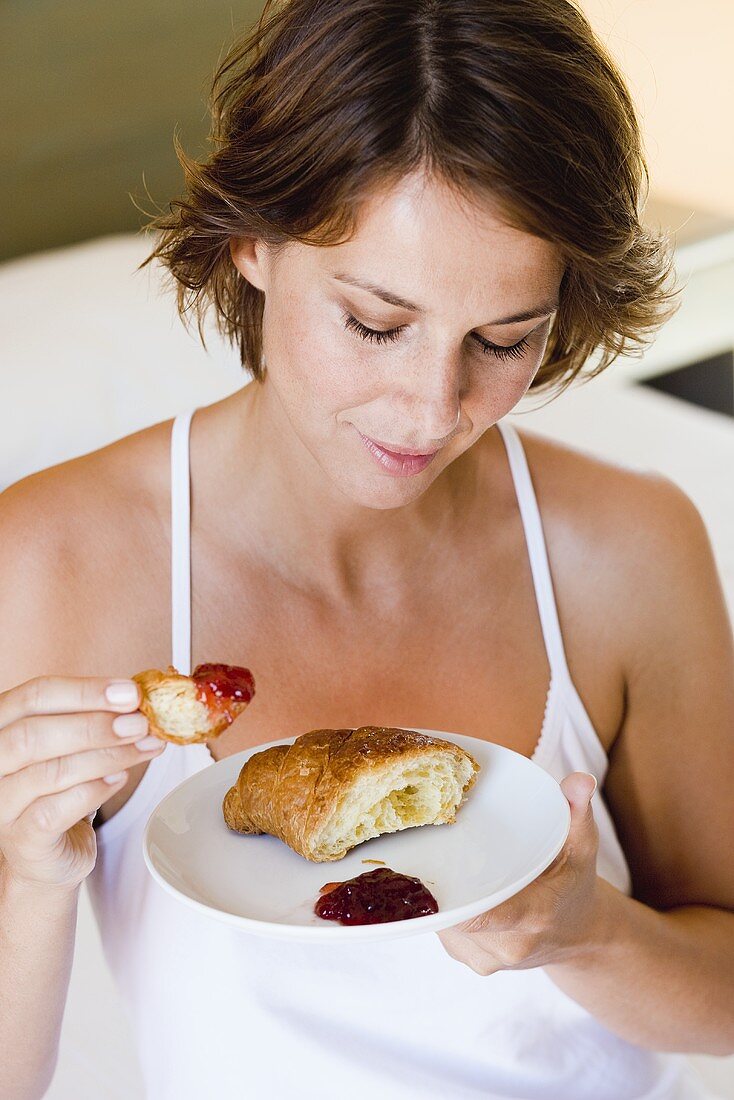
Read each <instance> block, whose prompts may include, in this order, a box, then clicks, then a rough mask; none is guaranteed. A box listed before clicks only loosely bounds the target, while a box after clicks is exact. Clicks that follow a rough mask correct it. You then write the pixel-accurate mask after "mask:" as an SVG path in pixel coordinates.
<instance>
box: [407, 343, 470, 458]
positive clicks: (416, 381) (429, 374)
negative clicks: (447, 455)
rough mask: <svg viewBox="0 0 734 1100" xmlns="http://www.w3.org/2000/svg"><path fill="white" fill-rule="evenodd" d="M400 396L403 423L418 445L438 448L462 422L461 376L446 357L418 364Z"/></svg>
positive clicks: (456, 367) (455, 365)
mask: <svg viewBox="0 0 734 1100" xmlns="http://www.w3.org/2000/svg"><path fill="white" fill-rule="evenodd" d="M403 393H404V400H405V413H406V419H407V421H408V422H409V423H410V424H411V425H412V428H413V433H414V434H415V436H416V437H417V438H416V440H415V442H416V443H417V444H420V445H421V446H423V445H426V444H430V443H436V444H439V445H440V444H441V443H442V442H444V441H445V440H446V438H447V437H448V436H450V435H451V434H452V432H454V431H455V429H456V426H457V425H458V423H459V421H460V419H461V397H462V390H461V374H460V368H459V367H458V366H457V364H456V363H455V362H454V361H453V360H451V359H449V357H448V356H447V357H446V358H445V359H444V360H443V361H439V362H437V361H436V360H435V359H434V360H433V363H429V362H426V361H424V362H422V363H419V364H418V365H417V368H416V369H415V371H414V372H412V377H411V380H410V384H408V385H406V386H405V387H404V390H403Z"/></svg>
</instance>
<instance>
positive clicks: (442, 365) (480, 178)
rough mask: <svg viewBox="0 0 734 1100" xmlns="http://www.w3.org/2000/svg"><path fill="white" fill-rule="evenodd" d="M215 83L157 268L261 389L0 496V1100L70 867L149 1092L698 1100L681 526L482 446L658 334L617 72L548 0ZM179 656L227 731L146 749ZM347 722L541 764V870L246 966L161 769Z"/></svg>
mask: <svg viewBox="0 0 734 1100" xmlns="http://www.w3.org/2000/svg"><path fill="white" fill-rule="evenodd" d="M214 89H215V94H214V98H213V112H214V122H215V126H214V134H213V137H214V150H213V152H212V154H211V156H210V157H209V158H208V159H207V160H206V161H204V162H202V163H195V162H192V161H188V160H186V159H185V158H184V157H183V154H181V156H182V159H183V161H184V164H185V168H186V173H187V193H186V195H185V197H184V198H183V199H182V200H180V201H178V202H176V203H173V204H172V205H171V212H170V214H169V215H165V216H162V217H161V218H159V219H158V221H157V222H156V227H157V229H158V230H159V232H160V238H159V240H158V243H157V245H156V249H155V252H154V255H155V256H156V257H157V258H158V259H160V260H162V261H163V262H164V263H165V264H166V265H167V266H168V268H169V269H170V271H171V273H172V275H173V276H174V278H175V279H176V281H177V285H178V290H179V302H180V306H181V310H182V313H184V314H185V313H186V310H187V309H188V308H190V307H195V309H196V311H197V312H198V315H199V318H201V316H202V315H203V313H204V311H205V310H206V308H207V306H209V305H211V306H213V308H214V311H215V315H216V317H217V319H218V322H219V324H220V325H221V327H222V328H223V330H224V331H225V332H226V333H227V334H228V335H229V336H230V337H231V338H232V339H233V340H234V341H235V342H236V343H237V344H238V345H239V348H240V350H241V356H242V362H243V365H245V366H246V367H247V368H248V369H249V370H250V371H251V373H252V374H253V375H254V381H252V383H251V384H249V385H247V386H245V387H244V388H243V389H241V390H240V391H238V392H237V393H235V394H234V395H232V396H231V397H228V398H227V399H226V400H223V401H219V402H217V403H215V404H213V405H210V406H208V407H206V408H201V409H199V410H197V411H196V413H195V415H194V416H193V419H191V417H190V416H182V417H179V418H177V420H176V421H175V423H174V425H173V426H172V425H171V423H170V422H168V423H164V424H158V425H155V426H154V427H152V428H150V429H148V430H146V431H143V432H139V433H137V434H135V435H133V436H131V437H129V438H127V439H124V440H122V441H120V442H118V443H116V444H114V445H112V446H109V447H106V448H104V449H102V450H101V451H98V452H96V453H94V454H92V455H89V456H86V457H84V458H81V459H78V460H75V461H73V462H69V463H65V464H63V465H62V466H60V467H56V468H54V469H51V470H49V471H46V472H44V473H42V474H40V475H36V476H34V477H31V478H28V479H26V480H24V481H23V482H21V483H19V484H18V485H16V486H14V487H13V488H11V489H10V490H8V491H7V492H6V493H5V494H4V496H3V500H2V511H1V513H0V514H1V522H2V532H1V533H0V543H1V545H2V546H3V568H2V576H1V578H0V599H1V601H2V606H3V608H4V630H3V631H2V642H0V645H2V663H1V665H0V667H2V671H3V683H2V685H0V686H2V688H3V689H4V694H3V695H2V697H0V775H1V776H2V778H1V779H0V806H2V811H1V812H0V813H1V823H0V848H1V850H2V855H3V861H2V864H0V871H1V872H2V916H3V920H2V925H3V928H4V929H6V932H5V933H4V934H5V936H6V937H7V942H8V945H9V947H10V948H11V950H9V951H7V950H6V951H4V952H2V953H0V978H1V980H2V990H3V997H4V1004H5V1005H6V1006H7V1005H9V1006H10V1008H11V1011H6V1012H4V1013H3V1014H2V1017H3V1023H2V1025H1V1026H2V1029H3V1034H2V1040H3V1043H2V1047H3V1050H4V1051H5V1052H7V1051H10V1052H11V1056H10V1058H9V1059H8V1058H7V1057H6V1058H5V1061H4V1065H3V1067H2V1069H0V1075H2V1078H1V1083H2V1086H3V1087H2V1088H0V1091H1V1092H2V1093H3V1095H6V1094H9V1095H13V1096H23V1097H25V1096H31V1095H32V1096H37V1095H40V1094H41V1092H42V1090H43V1088H44V1086H45V1084H46V1083H47V1081H48V1080H49V1078H50V1076H51V1074H52V1072H53V1066H54V1061H55V1056H56V1049H57V1042H58V1031H59V1024H60V1018H61V1015H62V1012H63V1005H64V1000H65V996H66V988H67V982H68V974H69V966H70V961H71V953H72V944H73V931H74V920H75V914H76V905H77V899H78V894H79V887H80V885H81V883H82V881H84V879H85V878H87V879H88V881H89V885H90V889H91V893H92V898H93V902H94V905H95V908H96V912H97V916H98V919H99V923H100V930H101V933H102V937H103V942H104V946H105V951H106V954H107V958H108V960H109V963H110V966H111V967H112V969H113V971H114V973H115V975H116V977H117V979H118V982H119V984H120V988H121V990H122V992H123V995H124V996H125V998H126V1000H127V1003H128V1006H129V1009H130V1012H131V1017H132V1020H133V1024H134V1029H135V1035H136V1039H137V1044H138V1049H139V1053H140V1058H141V1063H142V1067H143V1071H144V1075H145V1078H146V1082H147V1086H148V1090H149V1095H150V1096H151V1097H155V1098H156V1100H164V1098H167V1097H176V1098H177V1100H185V1098H194V1097H196V1098H198V1097H201V1096H204V1095H207V1096H208V1095H214V1096H220V1095H225V1094H227V1093H228V1092H230V1091H231V1090H232V1088H235V1087H236V1088H238V1089H240V1090H241V1091H242V1092H243V1093H244V1094H245V1095H248V1096H253V1097H261V1096H266V1095H268V1096H273V1097H278V1098H281V1097H316V1096H319V1097H320V1096H323V1095H324V1094H326V1095H333V1096H347V1095H350V1096H352V1097H364V1098H366V1097H372V1096H375V1095H380V1096H382V1097H386V1098H398V1097H400V1098H401V1100H402V1098H406V1097H415V1098H416V1100H417V1098H420V1100H425V1098H427V1097H442V1098H445V1097H451V1098H452V1100H453V1098H455V1097H479V1096H481V1097H495V1098H506V1097H507V1098H509V1097H523V1098H530V1097H533V1098H540V1097H544V1098H549V1097H555V1098H557V1097H563V1098H564V1100H582V1098H583V1100H590V1098H593V1100H632V1098H635V1100H641V1098H643V1097H644V1098H646V1100H653V1098H656V1100H661V1098H666V1100H668V1098H677V1100H681V1098H684V1097H693V1096H700V1095H701V1093H700V1091H698V1090H697V1086H695V1085H694V1084H693V1082H692V1081H689V1080H688V1079H687V1077H686V1073H685V1069H684V1067H683V1062H684V1052H687V1051H700V1052H709V1053H714V1054H724V1053H730V1052H732V1051H733V1050H734V1010H733V1008H732V1006H734V972H733V968H732V957H731V942H732V931H733V930H734V916H733V915H732V912H731V910H732V907H734V882H733V881H732V874H731V868H730V866H729V865H728V864H727V859H726V855H727V851H726V849H727V834H728V835H731V826H732V824H733V822H732V808H731V798H730V791H731V781H732V758H731V751H730V747H729V739H728V734H729V731H730V730H731V722H732V717H733V716H734V689H733V686H732V640H731V632H730V627H729V624H728V621H727V617H726V613H725V609H724V603H723V599H722V594H721V590H720V585H719V582H718V578H717V575H716V570H715V567H714V564H713V561H712V555H711V550H710V547H709V543H708V540H707V536H706V533H705V531H704V529H703V526H702V523H701V521H700V519H699V517H698V515H697V513H696V511H695V509H694V508H693V506H692V505H691V503H690V502H689V501H688V500H687V498H686V497H685V496H684V495H683V494H682V493H681V492H680V491H679V490H678V489H677V488H676V487H675V486H673V485H671V484H670V483H668V482H667V481H665V480H664V479H662V478H658V477H655V476H651V475H642V474H639V473H634V472H631V471H628V470H626V469H622V468H618V467H616V466H612V465H610V464H607V463H603V462H601V461H598V460H596V459H594V458H592V457H590V456H587V455H583V454H580V453H576V452H574V451H571V450H568V449H565V448H563V447H560V446H557V445H555V444H553V443H551V442H549V441H547V440H544V439H541V438H538V437H535V436H533V435H530V434H526V433H525V432H523V433H522V435H519V434H517V433H516V432H515V431H514V430H513V429H512V428H511V427H509V426H508V425H507V424H506V422H503V418H504V417H505V416H506V415H507V414H508V413H509V412H511V410H512V409H513V408H515V406H516V405H517V403H518V401H519V400H520V399H521V397H522V396H523V394H525V393H526V392H527V391H528V390H545V389H549V390H553V389H556V390H557V389H559V388H563V386H565V385H567V384H568V383H569V382H570V381H571V380H572V379H573V378H575V377H576V376H578V375H579V374H580V373H581V372H582V368H583V367H584V366H586V367H587V373H593V372H594V371H598V370H601V369H604V368H605V367H606V366H607V365H609V363H610V362H611V361H612V360H613V359H614V357H615V356H616V355H617V354H618V353H619V352H620V351H624V350H629V349H630V347H632V346H634V345H635V344H636V343H637V344H639V343H640V342H641V341H642V338H643V336H644V334H645V332H650V331H653V330H654V329H655V328H656V326H658V325H659V324H660V323H661V321H662V319H663V318H664V317H665V316H666V315H667V314H668V313H669V311H670V299H671V292H670V291H669V290H668V288H667V285H666V280H667V277H668V275H669V272H670V256H669V254H668V253H666V251H665V248H664V242H662V241H660V240H657V239H655V238H654V237H653V236H651V235H650V234H649V233H648V232H646V231H645V230H644V229H643V227H642V226H641V224H640V220H639V211H638V207H639V200H640V193H641V187H642V184H643V181H644V179H645V177H646V170H645V165H644V160H643V157H642V153H641V148H640V138H639V132H638V128H637V122H636V119H635V114H634V110H633V108H632V104H631V102H630V99H629V96H628V93H627V91H626V90H625V87H624V84H623V82H622V80H621V78H620V76H619V74H618V72H617V71H616V69H615V68H614V66H613V65H612V63H611V61H610V60H609V58H608V57H607V56H606V54H605V52H604V50H603V49H602V47H601V46H600V45H599V43H598V42H597V41H596V40H595V39H594V37H593V35H592V33H591V31H590V29H589V27H588V25H587V23H586V22H585V20H584V19H583V18H582V16H581V15H580V14H579V12H578V11H577V10H576V9H575V8H573V7H572V6H571V5H570V4H568V3H567V2H566V0H496V2H493V3H491V4H490V3H476V2H471V0H445V2H434V3H430V2H418V0H405V2H397V0H325V2H324V0H322V2H318V3H317V2H316V0H293V2H291V3H289V4H285V5H280V6H279V7H278V8H275V9H271V8H270V7H268V8H267V9H266V12H265V14H264V17H263V20H262V21H261V24H260V25H259V26H258V27H257V28H255V29H254V30H253V32H252V33H251V34H250V35H249V36H248V37H247V38H246V39H245V40H244V41H243V42H242V43H240V44H239V45H236V46H235V47H234V48H233V50H232V51H231V52H230V54H229V56H228V57H227V59H225V61H224V63H223V65H222V66H221V68H220V70H219V72H218V74H217V77H216V78H215V86H214ZM597 351H598V352H599V353H600V354H599V356H598V358H597V361H596V363H595V365H594V367H593V368H591V370H589V367H588V361H589V359H590V357H591V355H592V353H594V352H597ZM189 433H190V434H189ZM189 439H190V450H189ZM169 478H170V479H171V480H169ZM189 499H190V501H191V515H190V516H189V515H188V511H187V507H188V502H189ZM171 503H172V505H173V507H172V508H171ZM541 515H542V524H541ZM189 540H190V542H189ZM169 562H172V580H173V585H172V588H169V576H171V574H170V573H169ZM189 563H190V571H189ZM189 584H190V585H191V589H190V595H191V598H190V599H189ZM171 609H172V626H171V630H170V633H169V626H168V623H169V615H170V614H171ZM40 623H42V624H43V626H42V629H39V624H40ZM169 660H170V661H171V662H172V663H173V664H174V665H176V666H177V667H178V668H179V669H181V670H182V671H189V670H190V668H191V667H192V666H193V665H195V664H196V663H198V662H199V661H207V660H215V661H225V662H231V663H237V664H246V665H247V666H249V667H251V668H252V669H253V671H254V673H255V677H256V681H257V694H256V696H255V699H254V701H253V703H252V704H251V706H250V707H249V708H248V711H247V714H246V715H244V716H243V717H242V719H241V720H240V721H238V722H237V723H236V724H235V725H233V726H232V727H231V728H230V730H229V731H228V732H227V733H225V734H223V735H222V736H221V737H220V738H219V739H218V740H217V741H216V742H211V743H210V744H208V745H193V746H186V747H179V746H174V747H172V748H170V749H169V750H168V751H167V752H165V753H163V754H161V751H160V750H161V745H160V744H157V743H156V744H153V745H152V746H150V747H149V746H148V742H147V740H146V739H145V733H146V730H147V726H146V723H145V720H144V719H143V716H142V715H141V714H140V712H139V711H138V709H137V707H138V703H139V698H138V695H137V688H136V687H135V685H134V684H133V683H132V682H131V681H129V680H125V679H124V677H126V676H129V675H130V674H131V673H133V672H135V671H137V670H139V669H143V668H147V667H154V666H159V667H160V666H161V665H162V664H166V663H167V662H168V661H169ZM121 677H122V679H121ZM368 723H372V724H379V725H398V726H418V727H423V728H431V729H437V730H450V731H457V732H460V733H464V734H470V735H472V736H476V737H482V738H486V739H489V740H492V741H495V742H498V743H500V744H504V745H507V746H509V747H510V748H512V749H514V750H516V751H517V752H520V753H522V754H523V755H526V756H528V757H532V758H533V759H534V760H535V761H536V762H537V763H539V764H540V765H541V766H543V767H545V768H547V770H548V771H550V772H551V774H553V775H554V776H555V777H556V778H557V779H558V780H559V782H561V786H562V790H563V792H564V794H565V795H566V797H567V799H568V801H569V805H570V808H571V816H572V825H571V832H570V835H569V838H568V841H567V843H566V845H565V847H564V849H563V851H562V852H561V854H560V855H559V857H558V858H557V859H556V860H555V862H554V863H553V865H552V866H551V867H550V868H548V869H547V870H546V872H545V873H544V874H543V875H541V876H540V877H539V878H538V879H537V880H536V881H535V882H533V883H531V884H530V885H529V886H528V887H527V888H525V889H524V890H523V891H521V892H520V893H519V894H517V895H516V896H515V897H513V898H511V899H509V900H508V901H507V902H505V903H504V904H502V905H500V906H498V907H497V908H495V909H493V910H491V911H490V912H488V913H486V914H483V915H482V916H481V917H479V918H477V919H475V920H473V921H471V922H468V923H466V924H464V925H462V926H459V927H457V928H453V929H449V930H448V931H446V932H444V933H441V934H440V935H439V936H436V935H434V934H425V935H419V936H414V937H410V938H407V939H398V940H391V941H387V942H384V943H383V942H379V943H376V944H369V945H362V946H359V947H357V948H355V947H353V946H350V945H347V944H339V945H335V946H332V945H329V944H319V945H314V946H304V945H299V944H289V943H278V942H270V941H268V940H265V939H261V938H258V937H251V936H249V935H247V934H243V933H241V932H240V931H239V930H235V929H231V928H229V927H228V926H226V925H223V924H220V923H218V922H214V921H211V920H209V919H207V918H205V917H202V916H200V915H199V914H198V913H196V912H194V911H193V910H190V909H188V908H187V907H184V906H181V905H179V904H177V903H176V902H175V901H174V900H173V899H172V898H170V897H169V896H168V895H167V894H165V893H164V892H163V891H161V890H160V889H159V887H158V886H157V885H156V884H155V883H154V882H153V880H152V879H151V878H150V876H148V875H147V873H146V871H145V868H144V865H143V861H142V859H141V855H140V843H141V833H142V829H143V826H144V824H145V821H146V819H147V817H148V815H149V813H150V812H151V811H152V810H153V808H154V807H155V805H156V804H157V803H158V802H159V800H160V799H161V797H162V796H163V795H164V794H165V793H166V792H167V791H169V790H171V789H172V788H173V787H174V786H175V785H177V784H178V783H179V782H180V781H181V780H182V779H184V778H185V777H186V776H188V775H190V774H192V773H194V772H195V771H198V770H199V769H201V768H203V767H206V766H208V765H209V764H210V763H211V761H212V759H221V758H222V757H223V756H227V755H229V754H231V753H234V752H238V751H240V750H242V749H244V748H246V747H248V746H252V745H258V744H262V743H264V742H266V741H269V740H273V739H274V738H277V737H282V736H287V735H291V734H296V733H301V732H304V731H306V730H308V729H311V728H315V727H319V726H320V727H342V726H356V725H361V724H368ZM120 737H121V738H122V743H119V738H120ZM141 749H142V750H143V755H142V756H141V755H140V750H141ZM115 773H118V774H117V775H115ZM596 781H598V790H597V791H596V793H595V794H594V787H595V782H596ZM95 810H98V813H97V818H96V821H95V826H96V828H95V830H93V828H92V826H91V825H90V823H89V820H88V816H87V815H90V816H91V814H92V813H93V812H94V811H95ZM661 1052H664V1053H661Z"/></svg>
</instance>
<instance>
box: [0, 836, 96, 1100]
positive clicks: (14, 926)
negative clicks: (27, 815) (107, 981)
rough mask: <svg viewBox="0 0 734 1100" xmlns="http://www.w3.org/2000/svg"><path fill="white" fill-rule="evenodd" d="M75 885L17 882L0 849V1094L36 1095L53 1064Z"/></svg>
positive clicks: (18, 1099)
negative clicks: (70, 886) (0, 1006)
mask: <svg viewBox="0 0 734 1100" xmlns="http://www.w3.org/2000/svg"><path fill="white" fill-rule="evenodd" d="M79 890H80V886H76V887H74V888H73V889H68V890H67V889H59V888H58V887H46V888H43V887H33V886H31V885H22V884H21V883H19V882H17V881H16V880H15V879H14V878H13V876H12V875H9V874H8V873H7V865H6V864H5V861H4V859H3V857H2V855H0V1001H1V1002H2V1011H0V1050H2V1051H3V1056H2V1067H1V1068H0V1095H2V1096H3V1097H4V1098H5V1100H40V1098H41V1097H42V1096H44V1095H45V1093H46V1090H47V1089H48V1087H49V1085H50V1083H51V1079H52V1077H53V1074H54V1069H55V1066H56V1059H57V1055H58V1045H59V1034H60V1031H61V1021H62V1019H63V1015H64V1006H65V1004H66V997H67V992H68V988H69V975H70V973H71V964H72V959H73V956H74V934H75V930H76V916H77V906H78V903H79Z"/></svg>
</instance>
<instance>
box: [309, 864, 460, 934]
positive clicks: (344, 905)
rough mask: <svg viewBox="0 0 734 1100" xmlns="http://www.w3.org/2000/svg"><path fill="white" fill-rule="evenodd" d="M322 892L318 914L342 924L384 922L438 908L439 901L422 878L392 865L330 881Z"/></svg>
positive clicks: (317, 907)
mask: <svg viewBox="0 0 734 1100" xmlns="http://www.w3.org/2000/svg"><path fill="white" fill-rule="evenodd" d="M320 893H321V895H322V896H321V897H320V898H319V899H318V901H317V902H316V905H315V906H314V912H315V913H316V916H317V917H323V919H324V920H337V921H339V923H340V924H381V923H382V922H383V921H390V920H408V918H409V917H426V916H428V915H429V914H430V913H437V912H438V902H437V901H436V899H435V898H434V896H433V894H432V893H431V892H430V890H428V889H426V887H425V886H424V885H423V883H422V882H421V880H420V879H418V878H413V877H412V876H411V875H401V874H398V872H397V871H391V870H390V868H389V867H378V869H377V870H376V871H365V872H364V874H362V875H357V877H356V878H350V879H348V881H347V882H327V884H326V885H325V886H322V887H321V891H320Z"/></svg>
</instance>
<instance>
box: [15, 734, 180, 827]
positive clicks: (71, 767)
mask: <svg viewBox="0 0 734 1100" xmlns="http://www.w3.org/2000/svg"><path fill="white" fill-rule="evenodd" d="M150 740H151V742H152V743H151V744H146V743H145V742H144V741H137V742H135V743H134V744H128V745H120V746H119V747H110V748H103V749H94V750H91V751H89V752H80V753H72V754H71V755H70V756H57V757H53V758H52V759H51V760H42V761H40V763H38V764H31V765H30V766H29V767H27V768H22V769H21V771H19V772H13V774H12V775H8V776H6V777H5V778H4V779H3V780H2V784H1V786H0V791H1V792H2V798H0V828H7V827H8V826H10V825H11V824H12V823H13V822H14V821H16V820H17V819H18V818H19V817H20V816H21V814H23V813H24V812H25V810H26V809H27V808H28V806H30V804H31V803H32V802H34V801H36V800H37V799H39V798H43V797H44V796H46V795H52V794H56V793H58V792H60V791H63V790H67V789H68V788H70V787H75V786H77V785H79V784H80V783H86V782H88V781H89V780H95V779H102V778H103V777H104V776H105V775H113V774H115V773H116V772H119V771H120V770H121V769H122V768H130V767H132V766H133V765H134V764H139V763H140V762H141V761H142V760H150V759H151V758H152V757H153V756H156V755H158V754H159V753H160V752H162V751H163V750H164V749H165V747H166V744H167V742H165V741H161V740H160V738H158V737H153V738H151V739H150Z"/></svg>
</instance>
